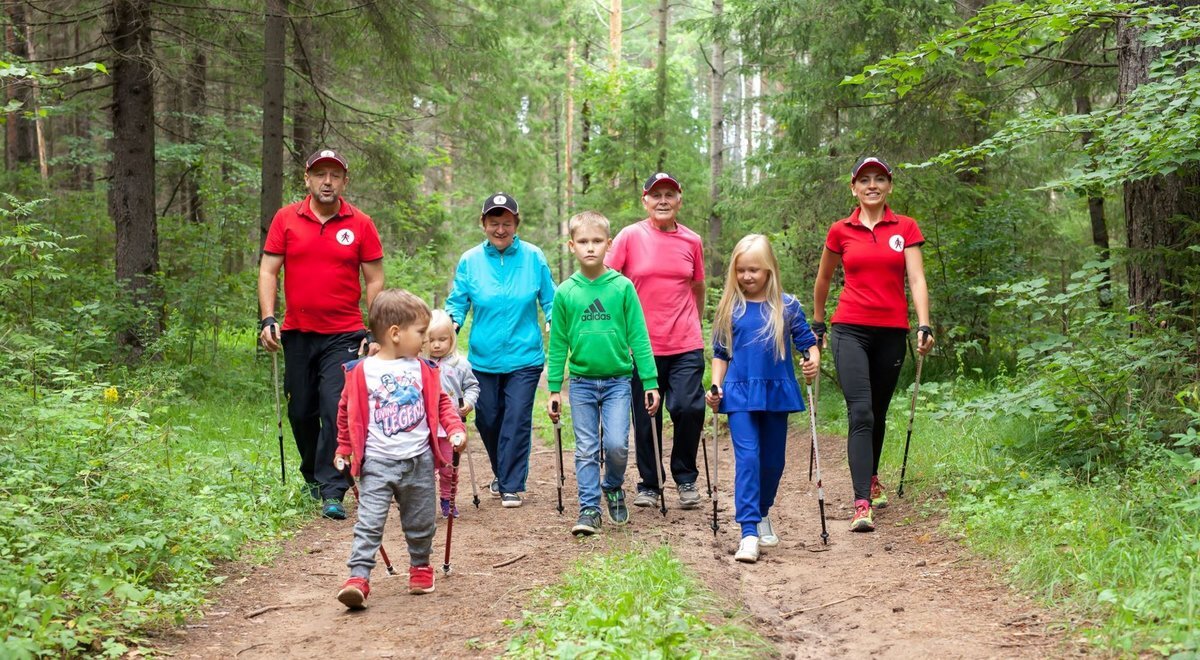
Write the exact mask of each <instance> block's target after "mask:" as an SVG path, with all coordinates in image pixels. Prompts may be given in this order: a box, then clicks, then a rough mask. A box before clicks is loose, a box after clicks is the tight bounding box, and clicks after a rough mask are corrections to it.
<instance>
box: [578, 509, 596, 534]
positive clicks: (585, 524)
mask: <svg viewBox="0 0 1200 660" xmlns="http://www.w3.org/2000/svg"><path fill="white" fill-rule="evenodd" d="M598 531H600V510H599V509H595V508H592V507H590V506H589V507H588V508H586V509H584V510H583V511H580V512H579V519H578V520H576V521H575V526H574V527H572V528H571V533H572V534H574V535H575V536H591V535H592V534H595V533H596V532H598Z"/></svg>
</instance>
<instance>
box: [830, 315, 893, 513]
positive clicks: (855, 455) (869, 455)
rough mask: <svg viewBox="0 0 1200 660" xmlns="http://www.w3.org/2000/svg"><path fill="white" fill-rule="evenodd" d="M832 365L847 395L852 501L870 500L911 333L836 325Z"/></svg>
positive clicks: (833, 334)
mask: <svg viewBox="0 0 1200 660" xmlns="http://www.w3.org/2000/svg"><path fill="white" fill-rule="evenodd" d="M831 336H832V343H833V363H834V364H835V365H836V366H837V374H838V382H839V383H841V385H842V393H843V394H844V395H845V396H846V413H847V416H848V417H849V419H850V435H849V438H848V439H847V441H846V455H847V457H848V458H849V459H850V479H851V480H852V481H853V482H854V499H856V500H869V499H871V477H873V476H875V475H877V474H879V456H880V454H882V453H883V435H884V432H885V431H886V430H887V412H888V406H889V405H890V404H891V402H892V395H893V394H894V393H895V392H896V381H897V380H898V379H899V378H900V367H901V365H903V364H904V351H905V348H907V346H908V332H907V331H906V330H901V329H897V328H873V327H870V326H862V325H847V324H844V323H838V324H835V325H834V326H833V332H832V335H831Z"/></svg>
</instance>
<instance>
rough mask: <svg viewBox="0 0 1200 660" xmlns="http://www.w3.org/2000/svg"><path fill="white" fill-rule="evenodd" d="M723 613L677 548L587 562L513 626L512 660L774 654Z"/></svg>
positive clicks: (541, 597)
mask: <svg viewBox="0 0 1200 660" xmlns="http://www.w3.org/2000/svg"><path fill="white" fill-rule="evenodd" d="M733 616H734V613H733V612H724V613H722V612H721V611H720V609H719V604H718V602H717V601H716V599H715V598H714V596H713V595H712V594H711V593H708V592H706V591H703V590H702V588H701V587H699V586H698V585H697V583H696V582H695V579H694V578H693V577H692V576H691V575H689V574H688V573H687V571H686V570H685V568H684V565H683V563H682V562H681V561H679V559H678V558H676V557H675V556H674V554H673V553H672V552H671V550H670V548H668V547H666V546H662V547H659V548H657V549H655V550H654V551H652V552H646V551H632V552H614V553H608V554H596V555H592V556H590V557H588V558H585V559H582V560H580V561H579V562H577V563H576V564H575V566H574V567H573V568H572V569H571V570H570V571H569V572H567V573H566V574H565V575H564V576H563V580H562V582H561V583H559V584H557V585H553V586H551V587H547V588H546V589H545V590H543V591H542V592H541V593H540V594H539V595H538V596H536V597H535V598H534V604H533V610H532V611H526V612H525V613H524V614H523V616H522V618H521V620H520V621H513V622H510V625H512V626H513V627H514V628H515V629H516V630H517V635H516V636H515V637H513V639H512V640H511V641H510V642H509V645H508V651H507V655H509V656H511V657H546V656H553V657H559V658H606V657H616V658H641V657H654V658H698V657H700V656H702V655H713V656H719V657H725V658H730V657H759V656H761V655H763V654H765V653H769V652H770V646H769V645H768V643H767V642H766V641H765V640H763V639H762V638H760V637H758V636H757V635H756V634H755V633H754V632H752V631H751V630H749V629H748V628H746V627H744V626H742V625H741V624H739V623H738V622H736V621H728V620H727V621H722V620H721V619H722V618H724V619H730V618H732V617H733Z"/></svg>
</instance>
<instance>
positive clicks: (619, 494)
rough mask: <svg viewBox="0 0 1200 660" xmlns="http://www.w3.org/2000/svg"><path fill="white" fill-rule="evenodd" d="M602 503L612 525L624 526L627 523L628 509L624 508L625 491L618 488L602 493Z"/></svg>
mask: <svg viewBox="0 0 1200 660" xmlns="http://www.w3.org/2000/svg"><path fill="white" fill-rule="evenodd" d="M604 503H605V504H606V505H608V519H609V520H611V521H612V522H613V524H614V525H624V524H625V523H627V522H629V509H628V508H626V506H625V491H623V490H621V489H620V488H618V489H617V490H606V491H604Z"/></svg>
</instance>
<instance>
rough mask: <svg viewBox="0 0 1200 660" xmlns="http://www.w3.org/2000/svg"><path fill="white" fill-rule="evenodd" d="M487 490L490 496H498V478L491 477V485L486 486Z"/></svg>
mask: <svg viewBox="0 0 1200 660" xmlns="http://www.w3.org/2000/svg"><path fill="white" fill-rule="evenodd" d="M488 490H489V491H490V492H491V493H492V497H500V480H499V479H492V485H490V486H488Z"/></svg>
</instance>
